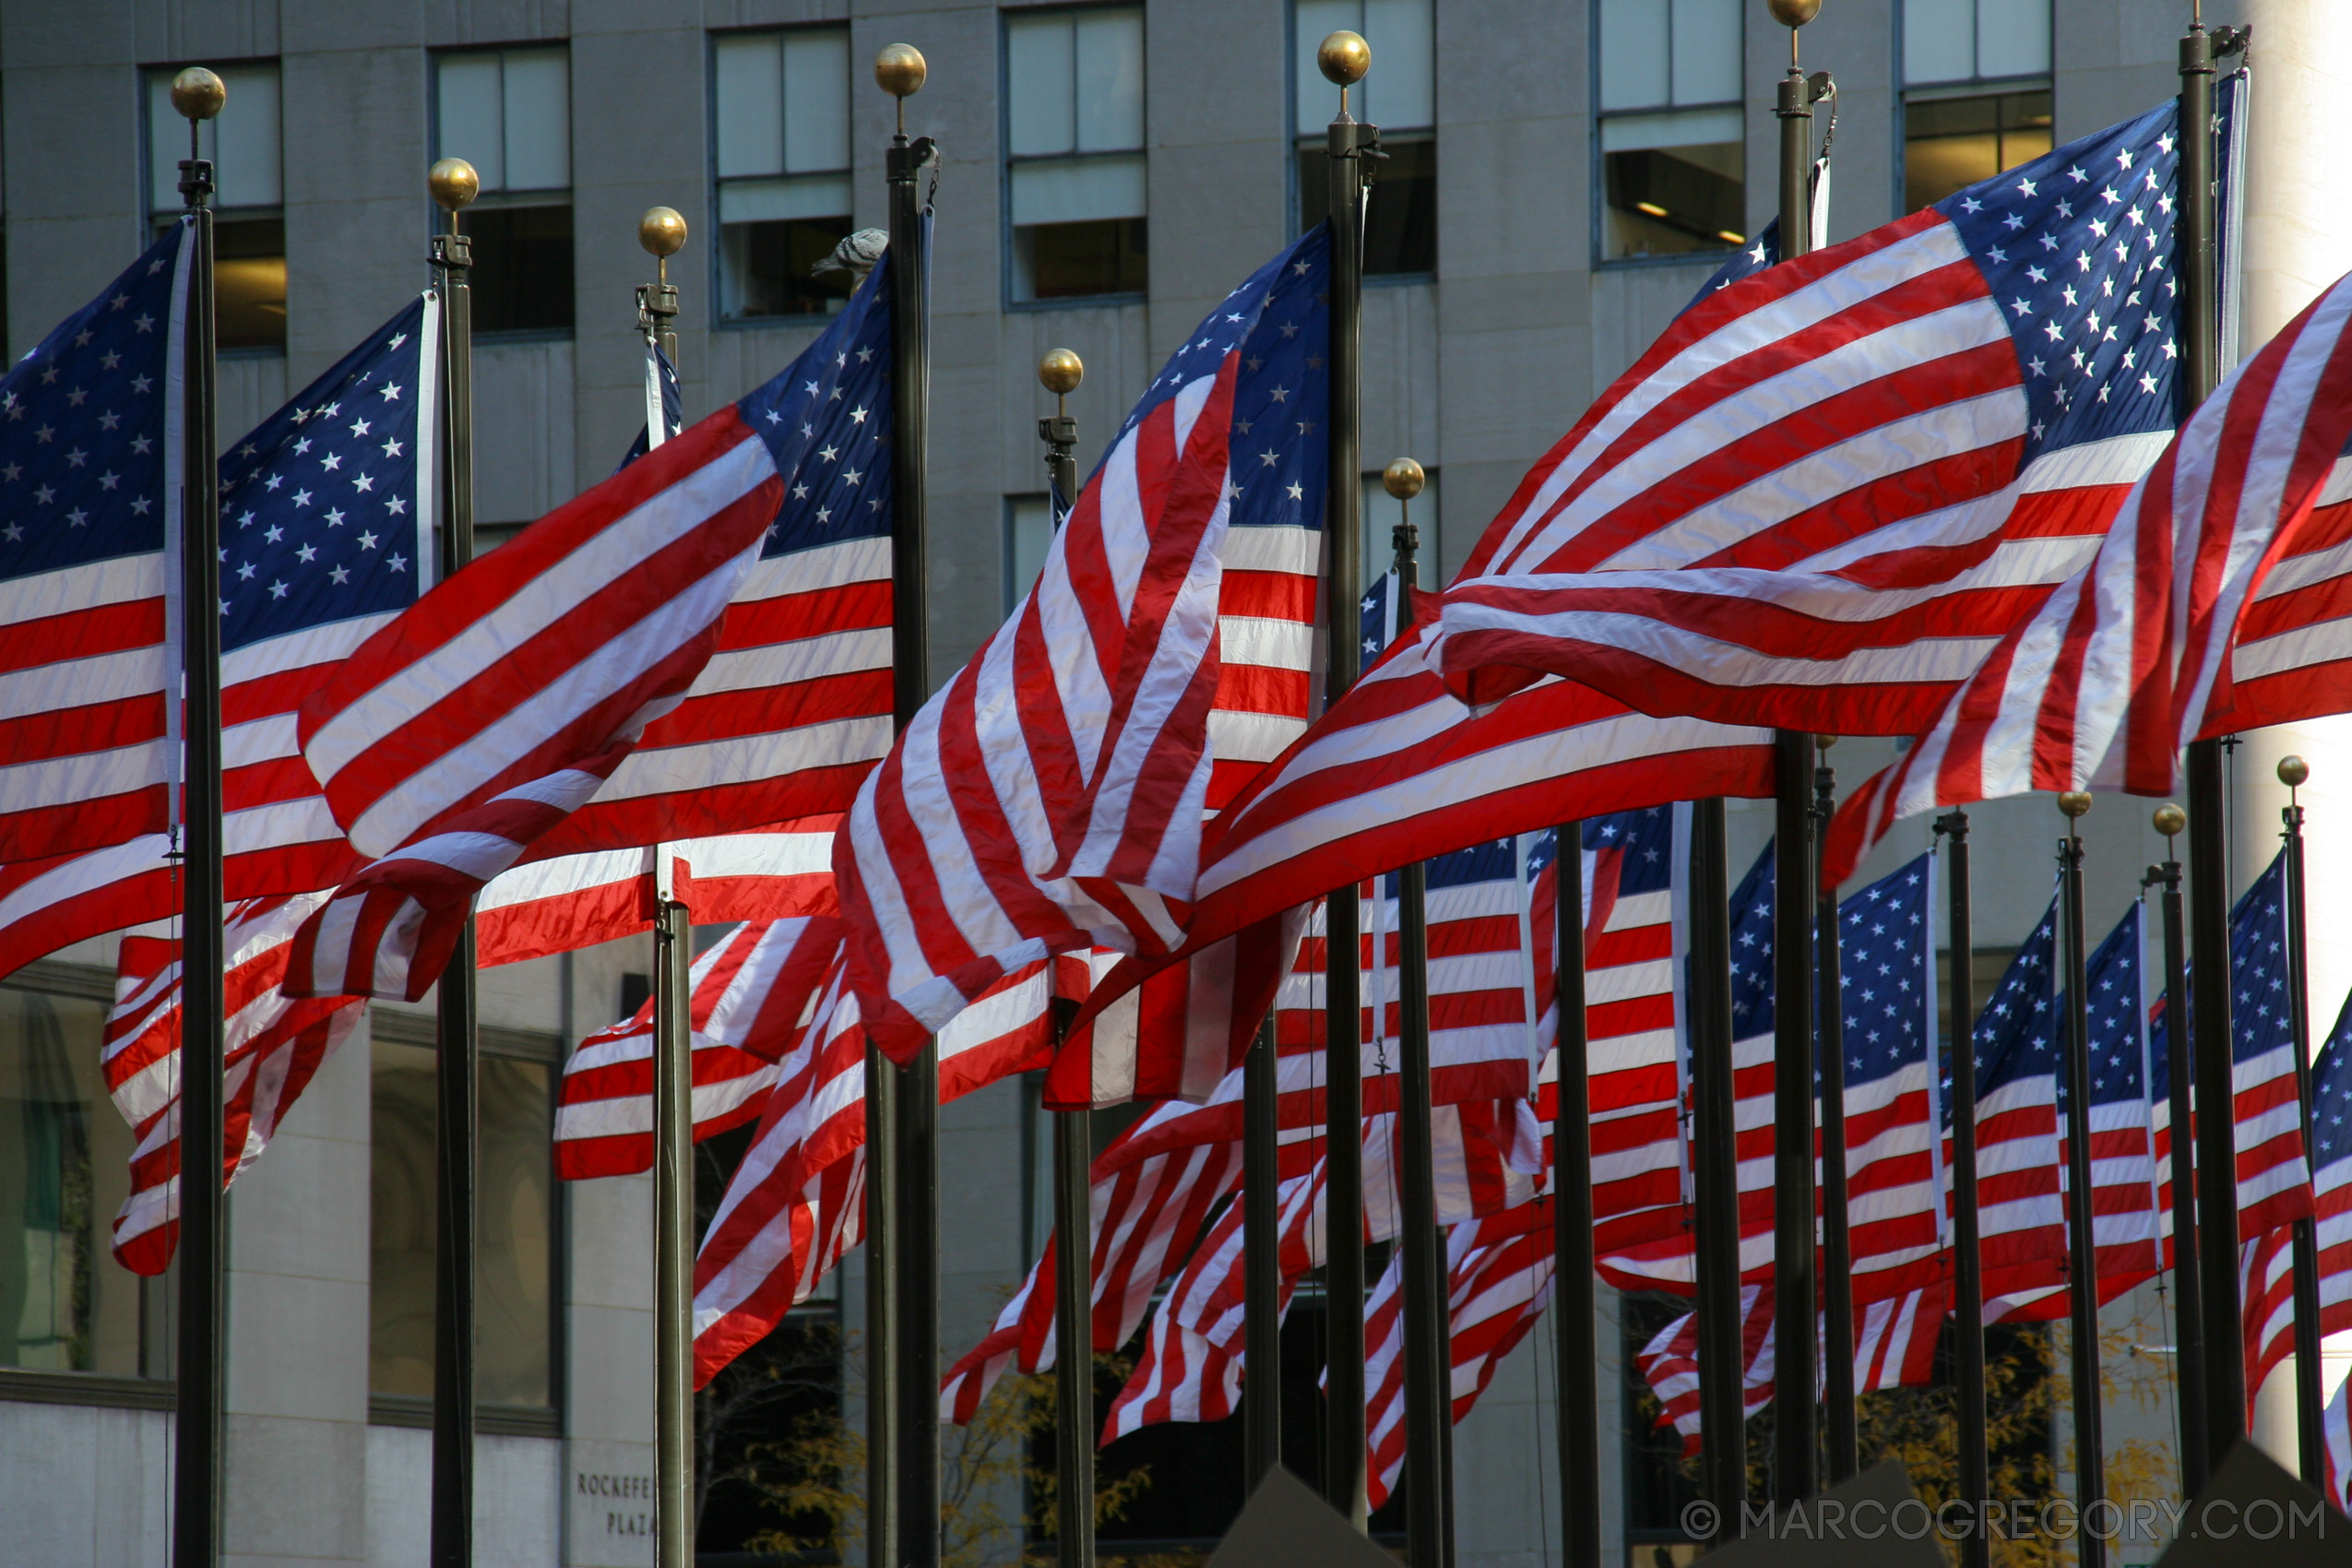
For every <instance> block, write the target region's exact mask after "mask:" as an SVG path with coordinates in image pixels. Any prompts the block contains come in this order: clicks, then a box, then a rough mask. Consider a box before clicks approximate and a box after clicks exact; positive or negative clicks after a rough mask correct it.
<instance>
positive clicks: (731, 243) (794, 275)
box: [631, 182, 853, 1011]
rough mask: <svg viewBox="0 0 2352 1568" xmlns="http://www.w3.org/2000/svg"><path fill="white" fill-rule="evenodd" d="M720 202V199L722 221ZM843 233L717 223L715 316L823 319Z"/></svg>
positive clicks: (821, 222) (839, 298) (843, 282)
mask: <svg viewBox="0 0 2352 1568" xmlns="http://www.w3.org/2000/svg"><path fill="white" fill-rule="evenodd" d="M828 184H829V182H828ZM726 196H727V193H725V192H722V193H720V202H721V207H720V212H721V214H722V216H723V214H724V213H725V211H726V208H725V205H724V203H725V200H726ZM848 233H849V215H848V214H847V213H843V214H840V215H838V216H836V217H815V218H787V219H776V220H766V221H761V222H738V223H728V222H722V223H721V225H720V228H719V290H720V303H719V308H720V311H721V312H722V313H723V314H724V315H726V317H727V318H728V319H729V320H731V321H742V320H755V319H757V318H759V317H763V316H775V315H826V314H829V313H831V312H834V311H837V310H839V309H840V308H841V304H842V302H843V301H845V300H847V299H848V298H849V290H850V286H851V284H852V281H853V279H850V278H849V275H848V274H846V273H838V272H837V273H830V274H827V275H826V276H824V277H814V276H812V275H811V273H810V270H809V269H810V268H811V267H814V266H815V265H816V264H817V263H818V262H820V261H823V260H824V259H825V258H826V256H828V255H832V254H833V247H834V246H836V245H837V244H840V243H841V241H842V239H843V238H844V237H845V236H846V235H847V234H848ZM634 1010H635V1009H631V1011H634Z"/></svg>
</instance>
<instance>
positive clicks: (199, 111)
mask: <svg viewBox="0 0 2352 1568" xmlns="http://www.w3.org/2000/svg"><path fill="white" fill-rule="evenodd" d="M228 98H229V90H228V89H227V87H226V86H224V85H223V84H222V82H221V80H220V77H217V76H215V75H214V74H213V73H212V72H210V71H208V70H206V69H205V68H204V67H203V66H201V65H196V66H191V67H190V68H188V69H187V70H184V71H182V72H181V73H180V74H179V75H178V76H177V77H173V78H172V108H174V109H176V110H177V111H179V113H181V114H182V115H184V117H185V118H186V120H187V122H188V156H187V159H186V160H185V161H184V162H183V163H182V164H181V165H180V197H181V201H182V203H183V207H184V210H185V212H186V213H187V216H188V220H189V225H190V228H191V229H192V231H193V232H192V233H191V234H190V235H189V248H188V272H187V290H188V291H187V315H186V322H187V327H186V335H185V338H184V345H183V346H184V352H185V353H186V356H187V358H186V363H185V375H186V380H185V383H184V388H185V392H184V395H185V398H186V402H185V405H184V408H185V412H186V420H187V422H186V426H185V439H184V443H183V445H182V447H181V451H180V462H181V473H182V480H181V482H182V485H183V486H184V492H185V499H184V503H183V505H184V513H183V515H182V519H181V532H180V541H181V542H180V572H181V577H180V583H181V603H182V606H183V611H182V613H181V616H180V625H181V638H182V641H181V649H180V657H181V667H182V669H183V670H184V671H185V675H184V679H185V682H186V685H185V702H186V750H185V753H184V755H185V763H186V766H185V772H184V778H185V779H186V789H185V791H184V795H183V797H182V799H183V801H184V805H183V807H182V811H183V813H184V821H185V825H186V831H185V833H184V835H183V836H182V837H181V840H180V851H181V854H180V872H181V876H182V878H183V880H182V882H181V884H180V889H181V895H182V899H183V904H182V915H181V928H180V931H181V946H180V954H181V957H180V976H181V999H180V1007H181V1026H180V1028H181V1040H180V1193H179V1196H180V1245H179V1254H180V1256H179V1267H180V1284H179V1307H180V1323H179V1334H178V1345H177V1350H178V1358H179V1359H178V1362H177V1364H176V1366H175V1367H174V1369H173V1374H174V1377H175V1380H176V1386H177V1396H176V1398H177V1403H176V1405H175V1408H174V1414H173V1419H172V1440H173V1444H174V1446H173V1452H172V1488H173V1490H172V1563H173V1565H174V1568H211V1564H212V1563H213V1562H215V1561H216V1560H217V1559H218V1557H219V1555H220V1471H221V1452H220V1451H221V1431H220V1427H221V1422H220V1413H221V1406H222V1403H223V1400H222V1392H223V1385H224V1382H225V1379H224V1377H223V1367H222V1353H221V1351H222V1347H221V1334H222V1328H223V1325H224V1321H225V1317H226V1313H225V1312H224V1310H223V1309H224V1305H225V1302H224V1297H225V1294H226V1292H225V1289H224V1282H223V1279H222V1273H223V1266H224V1265H225V1263H226V1261H227V1260H226V1259H225V1257H224V1256H223V1247H222V1241H223V1230H224V1225H223V1220H224V1218H225V1216H224V1214H223V1205H222V1203H221V1196H220V1168H221V1161H222V1144H223V1139H224V1137H225V1136H226V1134H224V1133H223V1131H222V1127H221V1123H222V1118H223V1115H224V1111H223V1107H222V1103H221V1097H222V1087H221V1072H222V1059H223V1054H224V1051H225V1041H224V1032H223V1031H224V1029H225V1025H226V1020H225V1010H226V1004H225V1001H224V999H223V996H222V993H221V978H220V976H221V966H222V962H223V959H224V956H225V955H224V953H223V951H222V937H221V930H220V906H221V898H222V889H221V869H220V611H219V608H218V606H219V604H220V465H219V458H218V454H219V451H220V434H219V431H218V429H217V428H216V425H217V422H218V420H219V417H220V362H219V359H218V356H217V355H216V352H215V342H214V327H215V323H214V315H213V270H212V261H213V251H212V239H213V236H212V163H211V160H208V159H207V158H205V157H203V156H202V153H201V150H200V148H201V143H200V141H199V139H198V138H199V136H200V134H201V127H202V125H203V124H204V122H205V121H207V120H209V119H211V118H212V117H213V116H215V115H217V114H219V113H220V109H221V106H222V105H223V104H224V103H226V102H227V101H228Z"/></svg>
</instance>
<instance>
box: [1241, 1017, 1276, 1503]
mask: <svg viewBox="0 0 2352 1568" xmlns="http://www.w3.org/2000/svg"><path fill="white" fill-rule="evenodd" d="M1275 1051H1276V1046H1275V1037H1274V1010H1273V1009H1272V1008H1268V1009H1267V1010H1266V1015H1265V1021H1264V1022H1262V1023H1260V1024H1259V1025H1258V1037H1257V1039H1255V1040H1253V1041H1252V1042H1251V1045H1250V1049H1249V1053H1248V1055H1247V1056H1246V1057H1244V1059H1243V1061H1242V1065H1241V1299H1242V1311H1243V1314H1244V1322H1243V1325H1242V1333H1243V1349H1242V1354H1243V1357H1244V1360H1243V1361H1242V1367H1243V1370H1244V1371H1245V1372H1247V1373H1248V1377H1249V1381H1248V1382H1247V1383H1246V1384H1244V1385H1243V1388H1242V1395H1241V1440H1242V1455H1241V1468H1242V1478H1241V1479H1242V1484H1243V1489H1244V1490H1245V1491H1249V1492H1254V1491H1257V1489H1258V1483H1259V1482H1260V1481H1263V1480H1264V1479H1265V1474H1266V1472H1267V1471H1268V1470H1271V1469H1273V1468H1274V1467H1276V1466H1277V1465H1279V1464H1280V1463H1282V1301H1281V1297H1282V1260H1281V1253H1280V1250H1279V1249H1280V1247H1281V1242H1282V1239H1281V1227H1282V1212H1281V1205H1280V1201H1279V1200H1280V1193H1279V1187H1280V1183H1281V1181H1282V1175H1281V1170H1280V1169H1279V1164H1278V1161H1279V1158H1280V1153H1281V1151H1280V1139H1281V1128H1280V1122H1279V1119H1278V1118H1279V1110H1280V1106H1279V1100H1278V1094H1279V1090H1280V1085H1279V1083H1278V1081H1277V1077H1276V1074H1277V1071H1278V1068H1277V1063H1276V1060H1275Z"/></svg>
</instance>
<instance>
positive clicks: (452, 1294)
mask: <svg viewBox="0 0 2352 1568" xmlns="http://www.w3.org/2000/svg"><path fill="white" fill-rule="evenodd" d="M426 184H427V185H428V186H429V187H430V188H431V190H432V192H433V199H434V202H435V203H436V204H437V205H438V206H439V207H440V208H441V209H442V210H443V211H445V212H446V213H447V214H448V215H449V232H447V233H445V234H435V235H434V237H433V267H434V284H435V286H436V287H437V288H439V289H440V291H441V299H442V305H441V351H442V355H443V364H442V370H443V376H444V380H443V383H442V385H443V386H444V387H445V389H446V391H447V397H446V398H445V400H444V402H443V404H442V407H443V409H444V410H445V412H444V415H443V418H444V420H445V428H444V431H443V437H444V445H443V448H442V449H443V450H444V451H445V452H446V453H447V454H448V457H447V458H446V466H445V468H444V469H443V474H444V476H445V478H444V490H443V494H442V513H441V543H440V562H439V580H441V581H443V582H446V581H447V580H448V579H449V578H450V576H453V575H454V574H455V573H457V571H459V570H460V569H462V568H463V567H464V566H465V564H467V563H468V562H469V561H471V560H472V559H473V553H474V428H473V293H472V291H471V289H469V287H468V286H467V282H466V272H467V269H468V268H469V267H471V266H472V265H473V241H472V239H471V237H470V236H469V235H466V234H464V233H461V232H458V227H457V212H458V209H459V208H463V207H465V206H466V205H467V204H468V203H469V202H470V201H472V200H473V199H474V196H476V195H477V194H478V193H479V192H480V191H481V179H480V178H479V177H478V176H477V175H476V174H475V173H474V168H473V165H472V164H470V163H468V162H467V161H466V160H464V159H462V158H445V159H443V160H440V161H439V162H438V163H435V164H434V166H433V168H432V171H431V172H430V173H428V174H427V176H426ZM474 997H475V992H474V921H473V917H472V916H471V915H469V916H467V917H466V922H465V925H464V927H463V928H462V930H461V932H460V933H459V935H458V938H457V950H456V951H455V952H453V953H451V954H450V956H449V965H448V968H445V969H444V970H442V972H441V981H440V986H439V989H438V992H437V999H436V1019H435V1028H436V1035H437V1040H438V1050H439V1060H438V1063H437V1064H436V1068H435V1071H434V1107H435V1116H434V1182H435V1186H434V1314H433V1524H432V1549H431V1550H432V1555H431V1562H432V1563H433V1568H466V1565H467V1564H469V1563H470V1562H473V1551H474V1548H473V1527H474V1214H475V1182H476V1172H477V1168H478V1165H479V1162H480V1155H481V1149H480V1138H481V1133H480V1123H479V1118H478V1116H477V1110H478V1102H477V1097H478V1095H479V1092H480V1089H479V1082H478V1080H479V1075H480V1072H481V1059H480V1057H481V1042H480V1040H479V1039H477V1038H476V1034H475V1029H474Z"/></svg>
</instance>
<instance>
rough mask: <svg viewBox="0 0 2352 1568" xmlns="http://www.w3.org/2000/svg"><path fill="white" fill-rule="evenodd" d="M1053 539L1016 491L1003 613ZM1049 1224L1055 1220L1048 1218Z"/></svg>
mask: <svg viewBox="0 0 2352 1568" xmlns="http://www.w3.org/2000/svg"><path fill="white" fill-rule="evenodd" d="M1052 542H1053V514H1052V513H1051V511H1050V510H1049V509H1048V506H1047V503H1046V499H1045V497H1044V496H1042V495H1016V496H1011V497H1008V498H1007V499H1006V501H1005V503H1004V613H1005V614H1007V615H1010V614H1012V613H1013V611H1014V608H1015V607H1016V606H1017V605H1018V604H1019V603H1020V602H1021V600H1023V599H1024V598H1025V597H1027V595H1028V591H1029V589H1030V588H1034V587H1035V586H1036V585H1037V576H1038V574H1039V572H1042V571H1044V570H1045V551H1046V546H1047V545H1049V544H1051V543H1052ZM1047 1223H1048V1224H1049V1225H1051V1223H1052V1222H1051V1219H1049V1220H1048V1221H1047Z"/></svg>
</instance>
